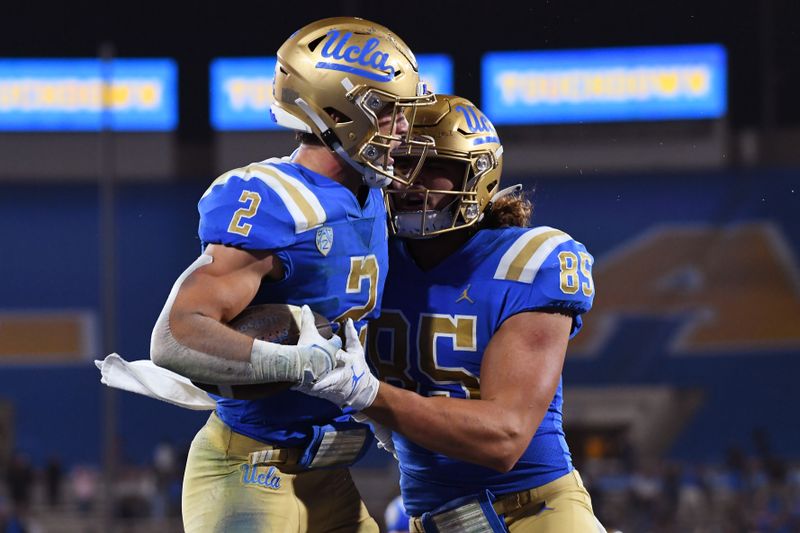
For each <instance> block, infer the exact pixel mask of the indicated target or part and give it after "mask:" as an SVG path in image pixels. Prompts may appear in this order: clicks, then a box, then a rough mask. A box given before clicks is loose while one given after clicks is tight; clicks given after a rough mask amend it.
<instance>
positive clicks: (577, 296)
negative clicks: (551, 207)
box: [495, 228, 595, 335]
mask: <svg viewBox="0 0 800 533" xmlns="http://www.w3.org/2000/svg"><path fill="white" fill-rule="evenodd" d="M530 233H534V236H533V237H531V236H530V235H528V234H523V236H522V237H520V239H518V242H519V241H522V242H523V243H524V244H525V245H524V246H519V245H517V246H516V248H515V247H514V246H512V247H511V248H510V249H509V251H508V253H507V254H506V255H505V256H504V259H506V264H507V266H508V269H507V270H506V271H505V272H504V271H503V270H502V268H498V273H499V274H504V276H503V275H501V276H498V275H496V276H495V278H496V279H504V280H506V281H509V282H510V283H507V285H506V291H505V298H504V301H503V305H502V308H501V311H500V317H499V322H498V327H499V325H500V324H502V323H503V322H504V321H505V320H506V319H508V318H509V317H511V316H513V315H515V314H518V313H523V312H525V311H533V310H537V309H556V310H562V311H564V312H567V313H570V314H572V315H574V317H575V320H574V322H573V329H572V335H575V334H576V333H577V332H578V330H579V329H580V327H581V325H582V319H581V316H580V315H581V314H583V313H585V312H587V311H589V309H591V307H592V302H593V300H594V293H595V288H594V281H593V280H592V264H593V263H594V258H593V257H592V256H591V254H589V252H587V251H586V248H585V247H584V245H583V244H581V243H579V242H577V241H575V240H573V239H572V238H571V237H570V236H569V235H567V234H566V233H564V232H561V231H559V230H555V229H553V228H536V229H535V230H530ZM525 239H527V241H526V240H525ZM515 244H516V243H515ZM514 254H517V255H514ZM502 266H503V265H502V262H501V267H502Z"/></svg>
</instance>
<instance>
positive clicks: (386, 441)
mask: <svg viewBox="0 0 800 533" xmlns="http://www.w3.org/2000/svg"><path fill="white" fill-rule="evenodd" d="M350 416H351V417H352V418H353V420H355V421H356V422H361V423H362V424H369V425H370V426H372V432H373V433H374V434H375V440H377V441H378V448H380V449H381V450H385V451H386V452H387V453H390V454H392V457H394V458H395V459H397V452H395V451H394V441H393V440H392V430H391V429H389V428H387V427H386V426H384V425H383V424H378V423H377V422H375V421H374V420H373V419H371V418H370V417H368V416H367V415H365V414H364V413H353V414H352V415H350Z"/></svg>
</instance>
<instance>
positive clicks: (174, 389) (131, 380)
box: [94, 353, 216, 411]
mask: <svg viewBox="0 0 800 533" xmlns="http://www.w3.org/2000/svg"><path fill="white" fill-rule="evenodd" d="M94 364H95V365H97V368H99V369H100V374H101V377H100V382H101V383H105V384H106V385H108V386H109V387H114V388H116V389H122V390H126V391H129V392H135V393H137V394H143V395H145V396H148V397H150V398H155V399H156V400H161V401H164V402H169V403H171V404H173V405H177V406H179V407H184V408H186V409H194V410H196V411H204V410H209V409H214V407H215V406H216V402H215V401H214V399H213V398H211V396H209V395H208V394H207V393H206V392H205V391H204V390H203V389H201V388H199V387H196V386H195V385H193V384H192V382H191V381H190V380H189V379H188V378H185V377H183V376H181V375H180V374H176V373H175V372H172V371H170V370H167V369H166V368H161V367H159V366H156V365H155V364H153V362H152V361H151V360H150V359H141V360H139V361H130V362H128V361H126V360H125V359H123V358H122V357H120V356H119V355H118V354H116V353H112V354H110V355H108V356H106V358H105V359H103V360H102V361H99V360H95V362H94Z"/></svg>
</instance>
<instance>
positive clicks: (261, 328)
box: [193, 304, 333, 400]
mask: <svg viewBox="0 0 800 533" xmlns="http://www.w3.org/2000/svg"><path fill="white" fill-rule="evenodd" d="M314 322H315V324H316V326H317V331H319V333H320V335H322V336H323V337H325V338H326V339H330V338H331V337H332V336H333V329H332V328H331V323H330V322H329V321H328V319H327V318H325V317H324V316H322V315H320V314H319V313H314ZM228 325H229V326H230V327H231V328H233V329H235V330H236V331H238V332H239V333H242V334H244V335H247V336H248V337H252V338H254V339H259V340H262V341H267V342H274V343H277V344H297V339H298V338H299V337H300V308H299V307H297V306H295V305H287V304H262V305H254V306H251V307H248V308H246V309H245V310H244V311H242V312H241V313H240V314H239V316H237V317H236V318H234V319H233V320H231V321H230V322H229V323H228ZM193 383H194V384H195V385H197V386H198V387H200V388H201V389H203V390H204V391H206V392H210V393H211V394H215V395H217V396H224V397H225V398H233V399H236V400H256V399H259V398H266V397H268V396H272V395H274V394H277V393H279V392H282V391H285V390H287V389H288V388H289V387H291V386H292V385H293V383H289V382H279V383H256V384H251V385H228V386H218V385H214V384H211V383H198V382H197V381H193Z"/></svg>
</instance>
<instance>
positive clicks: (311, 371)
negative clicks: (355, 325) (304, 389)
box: [297, 305, 342, 383]
mask: <svg viewBox="0 0 800 533" xmlns="http://www.w3.org/2000/svg"><path fill="white" fill-rule="evenodd" d="M297 347H298V348H299V349H300V358H301V360H300V364H301V366H302V369H303V380H302V382H303V383H313V382H315V381H317V380H318V379H319V378H321V377H322V376H324V375H326V374H327V373H328V372H330V371H331V370H333V368H334V367H335V366H336V353H337V352H339V351H341V349H342V339H340V338H339V337H338V336H337V335H334V336H333V337H331V338H330V339H326V338H325V337H323V336H322V335H320V334H319V331H317V325H316V323H315V320H314V313H312V312H311V308H310V307H308V306H307V305H304V306H303V307H302V308H301V309H300V337H299V338H298V339H297Z"/></svg>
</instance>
